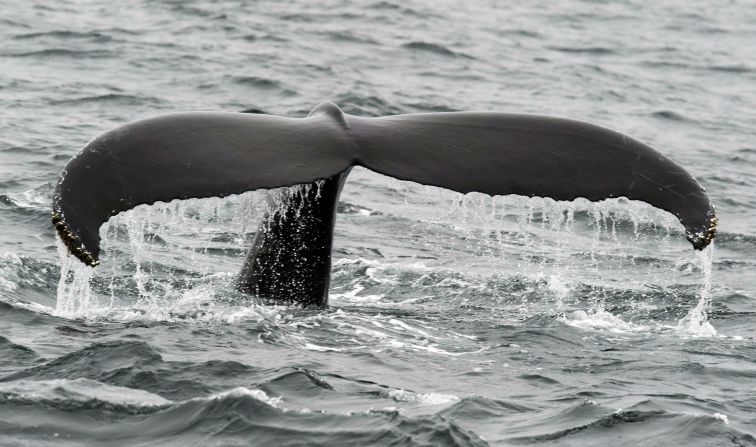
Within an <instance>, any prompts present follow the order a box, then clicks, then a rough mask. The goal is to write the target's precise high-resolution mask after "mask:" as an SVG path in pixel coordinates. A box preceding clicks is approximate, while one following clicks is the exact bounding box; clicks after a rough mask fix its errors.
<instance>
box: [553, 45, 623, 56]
mask: <svg viewBox="0 0 756 447" xmlns="http://www.w3.org/2000/svg"><path fill="white" fill-rule="evenodd" d="M547 48H549V49H550V50H555V51H559V52H561V53H577V54H590V55H595V56H608V55H611V54H615V53H616V51H615V50H613V49H611V48H606V47H564V46H547Z"/></svg>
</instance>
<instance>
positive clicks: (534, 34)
mask: <svg viewBox="0 0 756 447" xmlns="http://www.w3.org/2000/svg"><path fill="white" fill-rule="evenodd" d="M496 34H497V35H498V36H515V37H527V38H531V39H543V34H541V33H539V32H538V31H533V30H527V29H504V30H496Z"/></svg>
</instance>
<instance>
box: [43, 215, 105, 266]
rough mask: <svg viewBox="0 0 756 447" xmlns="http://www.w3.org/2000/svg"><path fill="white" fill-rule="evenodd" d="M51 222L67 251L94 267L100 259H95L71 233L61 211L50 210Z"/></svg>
mask: <svg viewBox="0 0 756 447" xmlns="http://www.w3.org/2000/svg"><path fill="white" fill-rule="evenodd" d="M52 224H53V226H54V227H55V230H56V231H57V232H58V236H59V237H60V240H62V241H63V243H64V244H65V245H66V248H68V251H69V253H71V254H73V255H74V256H76V257H77V258H78V259H79V260H80V261H81V262H83V263H84V264H86V265H88V266H90V267H94V266H96V265H98V264H99V263H100V261H98V260H95V258H94V256H92V253H90V252H89V251H88V250H87V249H86V247H85V246H84V244H83V243H82V242H81V241H80V240H79V239H78V238H77V237H76V236H75V235H74V234H73V232H71V230H70V228H68V225H67V224H66V221H65V219H64V217H63V214H62V213H59V212H58V211H53V212H52Z"/></svg>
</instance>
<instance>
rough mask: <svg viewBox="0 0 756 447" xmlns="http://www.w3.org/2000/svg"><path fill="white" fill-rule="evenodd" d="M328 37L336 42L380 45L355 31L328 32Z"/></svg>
mask: <svg viewBox="0 0 756 447" xmlns="http://www.w3.org/2000/svg"><path fill="white" fill-rule="evenodd" d="M325 34H326V36H328V38H330V39H331V40H333V41H334V42H351V43H362V44H369V45H379V43H378V41H377V40H375V39H373V38H371V37H369V36H364V35H361V34H359V33H357V32H355V31H348V30H341V31H327V32H326V33H325Z"/></svg>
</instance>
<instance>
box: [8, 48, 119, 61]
mask: <svg viewBox="0 0 756 447" xmlns="http://www.w3.org/2000/svg"><path fill="white" fill-rule="evenodd" d="M4 56H7V57H19V58H25V57H32V58H64V59H104V58H112V57H116V56H118V54H117V53H115V52H113V51H111V50H75V49H69V48H47V49H44V50H36V51H26V52H18V53H6V54H5V55H4Z"/></svg>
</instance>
